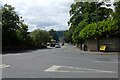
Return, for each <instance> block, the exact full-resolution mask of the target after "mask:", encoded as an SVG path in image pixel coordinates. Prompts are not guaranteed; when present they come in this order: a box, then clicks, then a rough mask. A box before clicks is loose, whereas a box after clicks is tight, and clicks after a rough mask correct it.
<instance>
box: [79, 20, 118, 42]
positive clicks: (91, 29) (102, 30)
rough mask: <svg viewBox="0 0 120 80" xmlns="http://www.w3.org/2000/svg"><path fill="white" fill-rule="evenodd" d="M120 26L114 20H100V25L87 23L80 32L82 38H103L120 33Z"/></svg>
mask: <svg viewBox="0 0 120 80" xmlns="http://www.w3.org/2000/svg"><path fill="white" fill-rule="evenodd" d="M119 27H120V26H118V25H117V23H116V22H115V21H114V20H111V19H108V20H107V21H105V20H103V21H99V22H98V27H97V26H96V23H92V24H89V25H87V26H86V27H85V28H84V29H83V30H82V31H80V33H79V38H80V39H84V40H85V39H101V38H110V37H115V36H117V35H119Z"/></svg>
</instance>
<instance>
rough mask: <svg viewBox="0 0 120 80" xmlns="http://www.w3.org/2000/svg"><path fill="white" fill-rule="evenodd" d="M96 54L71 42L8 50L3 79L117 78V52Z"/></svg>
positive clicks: (4, 60)
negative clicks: (37, 47) (17, 50)
mask: <svg viewBox="0 0 120 80" xmlns="http://www.w3.org/2000/svg"><path fill="white" fill-rule="evenodd" d="M93 53H96V52H86V51H81V50H80V49H78V48H76V47H75V46H73V45H68V44H67V45H65V46H62V47H61V48H50V47H49V48H48V49H38V50H34V51H28V52H22V53H16V54H15V53H14V54H9V53H8V54H6V55H2V65H0V68H2V77H3V78H118V63H119V62H118V59H119V58H118V55H92V54H93ZM85 54H89V55H85ZM90 54H91V55H90ZM111 54H114V53H111Z"/></svg>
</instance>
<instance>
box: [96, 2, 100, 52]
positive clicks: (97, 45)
mask: <svg viewBox="0 0 120 80" xmlns="http://www.w3.org/2000/svg"><path fill="white" fill-rule="evenodd" d="M97 3H98V2H97V0H96V26H97V28H98V15H97V14H98V11H97ZM96 47H97V51H99V42H98V38H97V39H96Z"/></svg>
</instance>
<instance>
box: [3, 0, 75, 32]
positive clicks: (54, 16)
mask: <svg viewBox="0 0 120 80" xmlns="http://www.w3.org/2000/svg"><path fill="white" fill-rule="evenodd" d="M1 3H2V5H4V4H9V5H12V6H13V7H15V11H16V12H17V14H19V15H20V16H22V17H23V20H24V21H25V23H26V24H27V25H28V26H29V27H28V29H29V30H28V31H29V32H31V31H33V30H35V29H38V28H39V29H40V30H47V31H48V30H50V29H54V30H56V31H61V30H68V29H69V26H68V24H67V22H68V21H69V19H70V15H69V10H70V5H71V4H72V3H74V0H1Z"/></svg>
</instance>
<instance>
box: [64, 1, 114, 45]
mask: <svg viewBox="0 0 120 80" xmlns="http://www.w3.org/2000/svg"><path fill="white" fill-rule="evenodd" d="M102 5H104V2H101V3H97V21H102V20H107V18H109V17H110V15H111V13H112V12H113V10H112V9H110V8H106V7H101V6H102ZM70 7H71V10H70V16H71V18H70V20H69V22H68V25H69V26H70V29H69V31H68V32H67V33H66V37H65V38H66V40H67V39H69V40H67V41H74V42H75V43H80V42H79V36H78V34H79V32H80V31H81V30H82V29H83V28H84V27H85V26H86V25H87V24H92V23H95V22H96V3H95V2H90V3H89V2H76V3H73V4H72V5H71V6H70ZM84 23H85V24H84Z"/></svg>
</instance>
